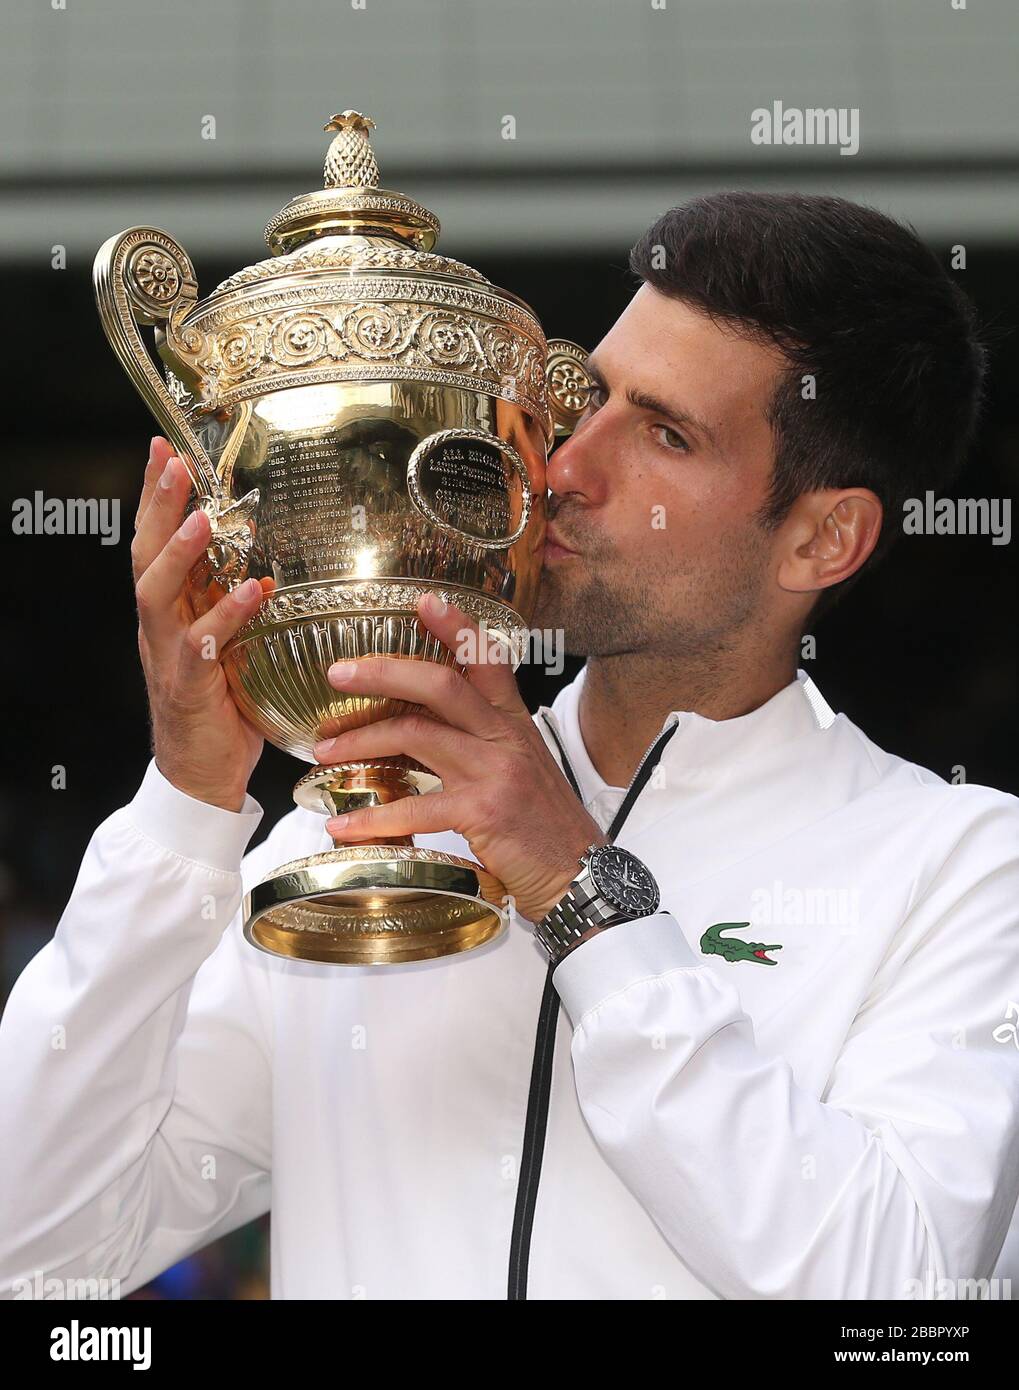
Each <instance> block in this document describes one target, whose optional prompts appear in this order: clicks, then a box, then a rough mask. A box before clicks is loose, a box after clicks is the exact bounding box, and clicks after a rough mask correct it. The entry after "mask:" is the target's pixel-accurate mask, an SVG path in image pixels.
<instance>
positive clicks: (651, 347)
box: [591, 285, 788, 414]
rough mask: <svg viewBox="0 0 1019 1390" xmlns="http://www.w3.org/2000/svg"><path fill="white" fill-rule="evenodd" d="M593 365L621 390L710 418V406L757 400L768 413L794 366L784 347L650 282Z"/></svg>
mask: <svg viewBox="0 0 1019 1390" xmlns="http://www.w3.org/2000/svg"><path fill="white" fill-rule="evenodd" d="M591 361H592V364H593V366H594V367H595V368H596V370H597V371H598V373H599V374H600V375H601V377H602V378H604V379H605V380H607V381H609V382H610V384H611V386H612V387H613V389H614V390H626V389H628V388H630V387H633V386H636V387H638V388H645V389H649V390H651V391H652V392H653V393H654V394H656V395H658V396H661V397H663V398H664V399H667V400H670V401H672V402H674V403H676V404H677V405H679V406H685V407H686V408H693V407H694V406H696V407H698V408H699V409H700V410H701V411H702V412H705V413H707V412H706V411H705V407H706V406H707V405H708V403H709V402H711V403H713V404H714V406H715V407H716V410H718V409H720V410H721V411H722V412H723V413H724V412H725V410H726V407H727V405H732V406H738V405H739V404H749V403H751V402H755V403H756V404H758V405H759V406H760V407H761V408H762V409H763V408H766V407H767V405H768V403H769V402H770V400H771V396H772V393H773V391H774V388H775V386H776V384H777V382H778V378H779V376H780V375H781V374H782V373H783V372H784V371H785V370H786V369H787V368H788V361H787V359H786V358H785V357H784V356H783V355H782V353H781V352H780V351H779V350H778V348H776V347H773V346H771V345H769V344H765V343H761V342H759V341H757V340H755V339H753V338H750V337H748V336H747V335H746V334H743V333H740V332H739V330H738V328H737V327H735V326H733V325H729V324H726V323H723V322H719V321H718V320H714V319H712V318H710V317H709V316H708V315H707V314H705V313H704V312H702V311H701V310H699V309H697V308H695V307H694V306H693V305H690V304H687V303H686V302H685V301H683V300H680V299H674V298H672V297H671V296H668V295H663V294H660V293H659V292H658V291H657V290H655V289H653V288H652V287H651V286H650V285H642V286H641V288H640V289H639V290H638V292H637V293H636V294H635V295H634V297H633V299H632V300H631V301H630V303H629V304H628V305H627V307H626V308H625V309H624V310H623V312H622V314H620V316H619V318H618V319H617V320H616V322H615V323H614V324H613V325H612V327H611V328H610V329H609V331H608V333H606V335H605V337H604V338H602V340H601V342H600V343H599V344H598V345H597V347H596V348H595V349H594V350H593V352H592V353H591ZM695 398H696V399H695ZM710 413H711V414H715V413H716V411H714V410H713V411H711V412H710Z"/></svg>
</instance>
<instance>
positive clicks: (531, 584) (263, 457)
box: [94, 111, 590, 965]
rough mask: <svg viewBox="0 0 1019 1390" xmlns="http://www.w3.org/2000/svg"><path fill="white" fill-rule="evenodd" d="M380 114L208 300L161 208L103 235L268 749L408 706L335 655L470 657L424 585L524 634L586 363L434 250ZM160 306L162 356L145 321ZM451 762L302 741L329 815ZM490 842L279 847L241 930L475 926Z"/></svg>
mask: <svg viewBox="0 0 1019 1390" xmlns="http://www.w3.org/2000/svg"><path fill="white" fill-rule="evenodd" d="M372 128H373V122H372V121H370V120H369V119H368V118H367V117H365V116H363V115H361V114H360V113H358V112H355V111H345V112H343V113H341V114H340V115H337V116H334V117H333V118H332V119H331V121H330V122H329V123H328V124H327V125H326V126H325V129H326V130H329V131H333V132H335V135H334V139H333V141H332V144H331V145H330V148H329V152H328V154H327V157H326V163H325V187H324V188H322V189H320V190H317V191H316V192H313V193H308V194H303V195H300V196H299V197H296V198H294V199H292V200H291V202H290V203H288V204H287V206H286V207H285V208H284V209H283V210H282V211H281V212H280V213H278V214H277V216H276V217H274V218H273V219H272V221H271V222H270V223H269V225H268V227H267V228H266V233H265V235H266V240H267V242H268V244H269V248H270V250H271V251H272V253H273V254H272V256H271V257H270V258H269V259H268V260H263V261H259V262H257V263H256V264H254V265H251V266H248V267H246V268H245V269H243V270H241V271H239V272H238V273H237V274H235V275H232V276H230V277H229V278H228V279H227V280H225V281H224V282H223V283H222V284H220V285H219V286H218V287H217V288H216V289H215V290H214V291H213V293H212V294H211V295H209V296H208V297H207V298H206V299H204V300H201V301H199V299H198V287H197V282H196V279H195V273H194V268H193V266H192V264H191V261H190V259H189V258H188V255H187V253H186V252H185V251H184V250H183V248H182V247H181V246H180V245H179V244H178V243H177V242H176V241H175V240H174V239H173V238H172V237H170V236H168V235H167V233H165V232H163V231H160V230H159V229H158V228H154V227H132V228H129V229H128V230H126V231H124V232H121V233H120V234H119V235H117V236H115V237H111V238H110V240H109V241H107V242H106V243H105V244H104V246H103V247H102V248H101V249H100V251H99V253H98V255H97V257H96V262H95V268H94V284H95V291H96V299H97V304H98V307H99V313H100V318H101V321H102V324H103V328H104V330H105V332H106V335H107V337H108V339H109V341H110V344H111V346H112V347H113V349H114V352H115V353H116V355H117V357H118V358H119V360H120V362H121V364H122V365H123V367H124V369H125V371H126V372H127V374H128V376H129V377H130V378H131V380H132V382H133V384H134V385H135V387H136V389H137V390H138V391H139V393H140V394H141V396H142V398H143V399H144V400H145V402H146V404H147V405H148V406H149V408H150V410H151V411H152V413H153V415H154V416H155V418H156V420H157V421H158V423H159V424H160V426H161V427H162V429H163V432H164V433H165V434H166V436H167V438H168V439H169V440H170V441H171V443H172V444H173V446H174V449H175V451H176V452H177V454H178V455H179V456H180V458H181V459H182V461H183V462H184V464H185V465H186V467H187V469H188V472H189V474H190V478H191V482H192V488H193V491H192V496H191V499H190V501H189V509H190V508H192V507H201V508H203V509H204V510H205V511H206V513H207V514H208V516H209V518H210V522H211V526H212V535H211V538H210V543H209V546H208V548H207V550H206V553H205V555H204V557H203V559H202V560H201V561H200V562H199V564H198V565H196V566H195V567H194V569H193V570H192V573H191V575H190V576H189V581H188V585H187V599H188V603H189V605H190V608H191V610H192V612H193V614H194V616H195V617H198V616H201V615H202V614H203V613H205V612H207V611H208V609H209V608H210V607H212V605H213V604H215V603H216V602H217V601H218V599H219V598H220V597H222V595H223V594H224V593H227V592H229V591H230V590H231V589H233V588H234V587H236V586H237V585H238V584H240V583H243V582H244V580H246V579H249V578H257V579H258V580H259V581H260V582H261V584H262V588H263V591H264V595H265V596H264V598H263V601H262V603H261V606H260V608H259V610H258V612H257V614H256V615H255V616H254V617H253V618H252V619H250V620H249V621H248V622H247V623H246V624H245V626H244V627H243V628H242V629H241V630H240V631H239V632H238V633H237V634H236V635H235V637H234V638H233V639H232V640H231V641H230V642H229V643H227V644H226V645H225V647H224V649H223V651H222V653H221V654H220V659H221V661H222V664H223V668H224V672H225V674H226V678H227V680H228V682H229V685H230V688H231V691H232V694H233V697H234V699H235V700H236V703H237V705H238V707H239V709H240V710H241V712H242V713H243V714H244V716H245V717H246V718H247V719H248V720H249V721H250V722H251V724H253V725H254V727H255V728H257V729H258V730H259V731H260V732H261V733H262V734H263V735H264V737H265V738H267V739H268V740H269V741H270V742H272V743H274V744H275V745H276V746H277V747H278V748H282V749H284V750H285V751H287V752H289V753H292V754H293V755H294V756H295V757H297V758H300V759H303V760H304V761H306V762H311V763H314V761H315V760H314V755H313V751H312V750H313V747H314V745H315V744H316V743H317V742H319V741H320V740H321V739H324V738H329V737H332V736H335V735H337V734H340V733H342V732H344V731H345V730H347V729H351V728H355V727H358V726H360V725H364V724H368V723H372V722H374V721H377V720H381V719H386V718H390V717H392V716H394V715H398V714H402V713H404V712H406V711H408V710H410V709H415V708H417V707H416V706H412V705H409V704H407V703H406V702H404V701H397V700H391V699H388V698H383V697H381V696H379V697H372V696H364V695H344V694H343V693H341V692H339V691H337V690H335V689H334V688H333V687H332V686H331V685H330V684H329V682H328V680H327V679H326V672H327V670H328V668H329V666H330V665H331V663H333V662H334V661H338V660H341V659H355V660H356V659H357V658H359V657H365V656H371V655H384V656H391V657H399V658H402V659H405V660H425V661H434V662H440V663H444V664H447V665H454V666H457V668H458V669H460V670H463V669H464V668H463V667H460V666H458V663H456V660H455V655H454V653H453V652H452V651H451V650H450V649H449V648H448V647H446V646H444V645H443V644H442V643H440V642H438V641H437V640H436V638H435V637H434V636H433V635H432V634H431V633H430V632H429V631H428V630H427V629H426V628H425V627H424V626H423V625H422V624H421V622H420V621H419V619H418V617H417V604H418V601H419V599H420V598H421V596H422V594H423V593H425V592H427V591H434V592H436V593H438V594H439V595H441V596H442V597H444V598H446V599H447V600H448V601H450V602H452V603H454V604H455V605H457V606H458V607H459V608H461V609H462V610H463V611H464V612H466V613H467V614H469V615H470V617H471V618H472V619H474V620H475V621H476V622H477V623H478V624H479V626H480V627H481V629H482V631H483V632H485V633H486V634H487V635H488V636H489V637H490V638H492V639H494V640H496V641H504V642H506V643H507V644H508V645H509V648H510V651H509V654H508V656H509V660H510V661H511V662H512V663H513V665H514V667H515V666H516V664H517V663H518V661H519V652H520V650H521V648H522V639H523V638H524V637H525V636H526V633H527V624H528V622H529V620H530V616H531V614H532V612H533V609H534V605H535V602H536V599H537V589H538V583H539V580H540V573H541V563H542V551H543V546H544V532H545V498H546V491H547V489H546V483H545V464H546V458H547V452H548V449H549V447H550V446H551V444H552V442H553V440H554V438H555V436H556V434H557V433H558V434H566V433H569V431H570V430H571V429H572V428H573V426H574V425H575V423H576V421H577V419H579V416H580V414H581V413H582V411H583V409H584V408H585V406H586V403H587V394H588V392H589V390H590V381H589V379H588V378H587V375H586V372H585V369H584V360H585V354H584V352H583V350H582V349H580V348H578V347H577V346H576V345H575V344H573V343H570V342H568V341H566V340H556V341H555V342H553V343H548V342H546V339H545V336H544V334H543V332H542V329H541V325H540V324H539V322H538V320H537V318H536V316H535V315H534V313H533V311H532V310H531V309H530V308H529V307H528V306H527V305H526V304H525V303H524V302H523V301H522V300H520V299H518V298H517V297H516V296H514V295H512V294H510V293H509V292H507V291H506V290H502V289H499V288H497V287H496V286H495V285H493V284H491V283H490V282H489V281H488V280H487V279H485V277H484V276H483V275H481V274H480V272H478V271H476V270H474V269H473V268H471V267H470V266H468V265H465V264H463V263H462V262H460V261H455V260H451V259H449V258H448V257H445V256H440V255H438V254H437V253H435V252H434V251H433V247H434V245H435V242H436V239H437V236H438V232H439V223H438V220H437V219H436V218H435V216H434V215H433V214H432V213H431V212H429V211H428V210H427V209H426V208H423V207H422V206H420V205H419V204H418V203H415V202H414V201H413V200H411V199H410V198H408V197H406V196H405V195H404V194H401V193H395V192H392V191H389V190H385V189H382V188H380V187H379V173H378V166H377V164H376V161H375V157H374V154H373V151H372V149H371V145H370V143H369V131H370V130H371V129H372ZM142 325H149V326H152V327H154V329H155V347H156V351H157V352H158V355H159V358H160V359H161V361H162V364H163V374H162V375H161V374H160V371H159V370H158V367H157V364H156V361H155V360H154V359H153V358H152V357H151V356H150V355H149V352H148V351H147V349H146V348H145V345H144V343H143V341H142V338H141V334H140V332H139V328H140V326H142ZM440 785H441V783H440V781H439V779H438V777H436V776H435V774H434V773H433V772H432V771H431V770H430V769H429V768H427V767H425V766H423V765H422V764H421V763H420V762H417V761H415V760H413V759H411V758H408V757H385V758H378V759H370V760H359V761H356V762H349V763H341V764H338V765H335V766H331V767H323V766H319V765H318V764H316V765H315V766H314V767H313V768H312V769H311V770H310V771H309V772H307V773H306V774H305V775H304V776H303V777H302V778H301V779H300V780H299V781H298V783H297V785H296V787H295V789H294V799H295V801H296V802H297V804H298V805H300V806H302V807H305V808H309V809H313V810H316V811H319V812H322V813H323V814H324V815H333V814H338V813H340V812H342V811H343V810H345V809H353V808H357V807H361V806H371V805H380V804H383V803H385V802H388V801H391V800H394V799H396V798H398V797H401V796H419V795H427V794H428V793H429V792H432V791H435V790H437V789H438V788H439V786H440ZM504 902H505V891H504V888H503V886H502V885H501V884H500V883H499V882H498V880H497V879H496V878H495V877H494V876H493V875H491V874H489V873H488V872H487V871H486V870H485V869H484V868H483V867H482V866H481V865H479V864H478V863H476V862H474V861H473V860H469V859H466V858H461V857H459V856H457V855H452V854H446V853H442V852H440V851H437V850H431V849H426V848H423V847H418V846H415V845H414V843H413V840H412V838H411V837H410V836H407V837H403V838H400V837H396V838H394V839H392V840H390V841H387V842H386V843H384V844H380V843H376V842H372V841H368V842H362V843H359V844H357V843H350V842H344V843H342V844H337V845H335V847H334V848H333V849H332V850H327V851H325V852H323V853H320V854H315V855H311V856H308V857H306V858H303V859H300V860H296V861H294V862H292V863H289V864H284V865H281V866H280V867H279V868H277V869H274V870H273V871H272V872H271V873H270V874H268V875H266V877H265V878H264V879H263V881H262V882H261V883H258V884H256V885H254V886H253V888H252V890H251V891H250V892H249V893H248V895H247V896H246V898H245V900H244V905H243V910H242V912H243V919H244V935H245V937H246V938H247V940H248V941H250V942H251V943H252V944H253V945H255V946H257V947H258V948H260V949H261V950H264V951H268V952H270V953H271V954H274V955H278V956H286V957H293V958H298V959H302V960H312V961H321V962H330V963H334V964H348V965H349V964H353V965H365V964H386V963H396V962H400V961H412V960H421V959H426V958H429V957H435V956H442V955H449V954H453V953H456V952H459V951H464V950H468V949H470V948H472V947H474V946H478V945H480V944H481V943H482V942H485V941H488V940H490V939H492V938H493V937H494V936H496V935H497V934H498V933H499V932H500V931H501V930H502V928H503V926H504V925H505V920H506V913H505V911H504V909H503V904H504Z"/></svg>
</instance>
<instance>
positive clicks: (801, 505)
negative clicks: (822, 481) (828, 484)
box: [777, 488, 884, 594]
mask: <svg viewBox="0 0 1019 1390" xmlns="http://www.w3.org/2000/svg"><path fill="white" fill-rule="evenodd" d="M883 515H884V509H883V508H882V506H881V501H880V499H879V498H878V496H877V494H876V493H874V492H871V491H870V489H869V488H824V489H821V490H820V491H818V492H805V493H803V494H801V496H799V497H798V498H797V499H796V501H795V502H794V503H793V506H792V508H791V509H790V511H789V514H788V516H787V517H786V519H785V521H784V522H783V525H782V529H783V530H784V531H785V532H786V538H787V540H788V548H787V550H786V553H785V555H784V556H783V558H782V561H781V564H780V565H779V568H778V576H777V578H778V584H779V588H781V589H785V590H786V592H787V593H793V594H803V593H811V592H813V591H815V590H817V589H827V588H830V587H831V585H832V584H841V583H842V581H843V580H845V579H848V578H849V576H850V575H851V574H855V573H856V571H857V570H858V569H859V568H860V566H861V565H862V564H863V563H864V562H865V561H866V560H867V559H868V557H869V556H870V555H871V553H872V552H873V550H874V547H875V546H876V545H877V541H878V537H879V536H880V534H881V522H882V518H883Z"/></svg>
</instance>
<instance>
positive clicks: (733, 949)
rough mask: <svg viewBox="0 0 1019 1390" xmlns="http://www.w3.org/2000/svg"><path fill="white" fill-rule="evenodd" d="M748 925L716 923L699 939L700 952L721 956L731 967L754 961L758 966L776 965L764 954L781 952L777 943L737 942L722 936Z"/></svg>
mask: <svg viewBox="0 0 1019 1390" xmlns="http://www.w3.org/2000/svg"><path fill="white" fill-rule="evenodd" d="M749 925H750V923H749V922H716V923H715V925H714V926H713V927H708V929H707V931H706V932H705V933H704V935H703V936H702V937H701V943H700V944H701V950H702V951H703V952H704V954H705V955H706V956H721V957H722V959H723V960H727V961H729V962H730V964H732V965H735V963H736V962H737V961H738V960H755V961H757V963H758V965H777V964H778V961H777V960H769V959H768V957H767V956H766V955H765V954H764V953H765V951H781V949H782V947H781V946H780V945H779V943H778V942H777V941H773V942H770V943H766V942H764V941H739V940H738V939H737V938H736V937H733V936H723V935H722V932H724V931H739V930H742V928H743V927H749Z"/></svg>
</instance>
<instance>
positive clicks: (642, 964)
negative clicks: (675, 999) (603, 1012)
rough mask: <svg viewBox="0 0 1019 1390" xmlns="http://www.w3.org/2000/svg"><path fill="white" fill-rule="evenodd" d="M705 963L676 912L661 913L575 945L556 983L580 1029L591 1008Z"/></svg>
mask: <svg viewBox="0 0 1019 1390" xmlns="http://www.w3.org/2000/svg"><path fill="white" fill-rule="evenodd" d="M705 964H706V962H705V961H704V958H703V957H702V956H698V955H696V954H695V952H694V951H692V950H691V949H690V947H689V945H688V944H687V941H686V938H685V937H684V935H683V933H682V931H681V930H680V926H679V923H678V922H677V921H676V919H675V917H673V915H672V913H671V912H656V913H654V914H653V915H652V916H650V917H638V918H635V919H634V920H633V921H632V922H619V923H618V924H617V925H616V926H614V927H608V928H606V930H605V931H600V932H598V933H597V935H595V936H593V937H591V938H590V939H589V940H588V941H584V942H582V943H581V944H580V945H579V946H575V947H574V949H573V950H572V951H571V952H570V953H569V955H568V956H567V957H566V959H565V960H563V961H562V962H561V963H560V964H559V965H557V966H556V968H555V970H554V971H553V973H552V983H553V984H554V985H555V987H556V989H557V990H558V991H559V997H560V999H561V1000H562V1001H563V1003H564V1004H565V1006H566V1012H567V1013H568V1014H569V1016H570V1019H571V1020H572V1022H573V1026H574V1027H576V1026H577V1025H578V1024H579V1022H580V1020H581V1018H582V1016H583V1015H584V1014H586V1013H587V1012H588V1011H589V1010H590V1009H593V1008H595V1007H596V1006H597V1005H598V1004H601V1003H602V1002H603V1001H604V1000H605V999H607V998H608V997H609V996H610V995H613V994H618V993H619V992H620V991H621V990H624V989H627V988H629V986H630V985H634V984H637V983H638V982H639V981H640V980H646V979H649V978H653V977H654V976H657V975H665V974H668V972H669V971H670V970H692V969H700V968H702V967H703V966H704V965H705Z"/></svg>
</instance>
